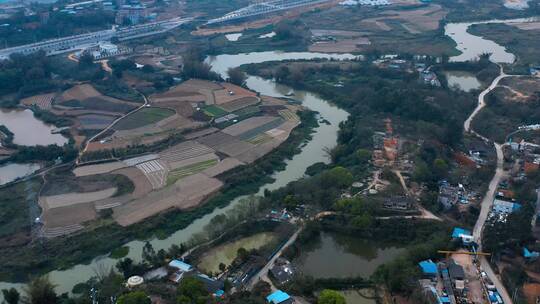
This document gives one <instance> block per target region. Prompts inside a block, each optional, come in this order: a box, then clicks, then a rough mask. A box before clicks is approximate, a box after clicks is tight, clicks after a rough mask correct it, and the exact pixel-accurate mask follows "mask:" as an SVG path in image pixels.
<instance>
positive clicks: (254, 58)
mask: <svg viewBox="0 0 540 304" xmlns="http://www.w3.org/2000/svg"><path fill="white" fill-rule="evenodd" d="M530 20H531V19H514V20H506V21H500V20H494V21H483V22H473V23H455V24H447V25H446V27H445V33H446V34H447V35H449V36H450V37H451V38H452V39H454V40H455V41H456V43H457V48H458V49H459V50H461V51H462V52H463V53H462V54H461V55H459V56H455V57H452V58H451V61H466V60H472V59H474V58H477V57H478V55H480V54H481V53H483V52H491V53H493V56H492V60H494V61H497V62H506V63H511V62H513V61H514V60H515V56H514V55H513V54H511V53H508V52H507V51H506V49H505V48H504V47H503V46H500V45H498V44H496V43H494V42H492V41H488V40H485V39H483V38H480V37H477V36H473V35H471V34H469V33H468V32H467V29H468V28H469V26H470V25H472V24H479V23H490V22H497V23H503V22H510V23H517V22H528V21H530ZM313 58H327V59H330V58H333V59H352V58H355V56H353V55H350V54H320V53H309V52H275V51H268V52H257V53H247V54H236V55H218V56H212V57H208V58H207V59H206V61H207V62H208V63H210V64H212V68H213V70H214V71H216V72H218V73H220V74H221V75H224V76H225V73H226V71H227V69H229V68H232V67H237V66H240V65H242V64H248V63H262V62H266V61H278V60H300V59H313ZM247 86H248V87H249V88H250V89H252V90H254V91H257V92H260V93H261V94H264V95H269V96H274V97H283V96H285V95H286V94H288V93H290V92H293V94H294V98H295V99H297V100H299V101H301V102H302V104H303V105H304V106H306V107H307V108H309V109H311V110H314V111H318V112H319V113H320V114H321V116H322V117H323V118H325V119H327V120H328V121H329V122H330V124H329V125H327V124H321V125H320V126H319V127H317V128H316V129H315V132H314V133H313V135H312V136H313V137H312V140H311V141H309V142H308V143H307V144H306V145H304V146H303V147H302V151H301V152H300V153H299V154H297V155H295V156H294V157H293V158H292V159H290V160H287V161H286V168H285V170H283V171H279V172H276V173H274V174H273V176H272V177H273V178H274V179H275V181H274V182H272V183H269V184H266V185H263V186H262V187H261V188H260V189H259V193H258V194H259V195H260V194H262V193H263V191H264V189H269V190H274V189H278V188H280V187H282V186H284V185H286V184H288V183H289V182H291V181H294V180H297V179H299V178H301V177H302V176H303V175H304V172H305V170H306V168H307V167H308V166H310V165H312V164H314V163H316V162H328V161H329V159H328V157H327V155H326V152H325V151H324V150H325V149H324V148H325V147H333V146H335V144H336V141H337V131H338V129H339V123H340V122H342V121H345V120H346V119H347V116H348V114H347V112H346V111H344V110H341V109H339V108H337V107H336V106H334V105H332V104H330V103H328V102H326V101H325V100H323V99H322V98H320V97H319V96H317V95H315V94H312V93H310V92H305V91H299V90H293V89H292V88H290V87H287V86H283V85H279V84H276V83H275V82H273V81H270V80H265V79H262V78H260V77H255V76H250V77H249V78H248V79H247ZM241 198H242V197H239V198H236V199H235V200H233V201H232V202H231V204H229V205H228V206H226V207H224V208H217V209H215V210H214V211H213V212H212V213H210V214H207V215H205V216H203V217H201V218H200V219H197V220H195V221H194V222H193V223H191V224H190V225H189V226H187V227H186V228H184V229H181V230H178V231H177V232H175V233H174V234H172V235H171V236H169V237H168V238H166V239H163V240H158V239H153V240H151V243H152V245H153V247H154V249H155V250H156V251H157V250H159V249H162V248H163V249H167V248H169V247H170V246H171V245H172V244H180V243H182V242H186V241H188V240H189V239H190V238H191V236H193V235H194V234H196V233H198V232H201V231H203V228H204V227H205V226H206V225H207V224H208V223H209V222H210V220H211V219H212V218H213V217H214V216H216V215H218V214H222V213H224V212H226V211H227V210H230V209H231V208H233V207H234V206H235V205H236V203H238V201H239V200H240V199H241ZM143 245H144V242H143V241H132V242H129V243H127V244H126V245H125V246H128V247H129V248H130V252H129V255H128V256H129V257H130V258H132V259H134V260H135V261H139V260H140V259H141V252H142V247H143ZM116 262H117V260H115V259H111V258H108V257H107V256H99V257H97V258H95V259H94V260H93V261H92V262H90V263H89V264H88V265H83V264H79V265H77V266H75V267H72V268H70V269H67V270H56V271H52V272H50V273H49V277H50V279H51V281H52V282H53V283H54V284H56V285H57V286H58V287H57V291H58V292H60V293H62V292H70V291H71V289H72V288H73V286H74V285H75V284H77V283H80V282H84V281H86V280H88V279H89V278H91V277H92V276H94V275H95V270H96V269H103V268H105V269H107V268H110V267H113V266H114V264H115V263H116ZM12 286H13V287H18V288H20V287H21V286H22V284H13V283H8V282H2V283H0V289H3V288H8V287H12Z"/></svg>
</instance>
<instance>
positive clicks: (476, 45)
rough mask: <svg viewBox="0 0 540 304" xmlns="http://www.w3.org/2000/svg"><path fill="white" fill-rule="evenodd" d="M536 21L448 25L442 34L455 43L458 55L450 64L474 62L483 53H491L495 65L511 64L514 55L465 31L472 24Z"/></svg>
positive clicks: (522, 19) (451, 58)
mask: <svg viewBox="0 0 540 304" xmlns="http://www.w3.org/2000/svg"><path fill="white" fill-rule="evenodd" d="M535 20H538V18H517V19H507V20H496V19H495V20H486V21H475V22H463V23H449V24H447V25H446V26H445V27H444V33H445V34H446V35H447V36H448V37H450V38H452V39H453V40H454V41H455V42H456V44H457V45H456V48H457V49H458V50H459V51H460V52H461V54H460V55H457V56H453V57H450V61H451V62H462V61H468V60H475V59H477V58H478V56H479V55H481V54H483V53H491V61H493V62H497V63H513V62H514V61H515V60H516V56H514V54H512V53H510V52H508V51H507V50H506V47H504V46H502V45H499V44H497V43H495V42H494V41H491V40H487V39H484V38H482V37H479V36H475V35H473V34H471V33H469V32H468V31H467V30H468V29H469V28H470V26H471V25H474V24H488V23H507V24H515V23H526V22H532V21H535Z"/></svg>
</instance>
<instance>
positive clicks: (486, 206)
mask: <svg viewBox="0 0 540 304" xmlns="http://www.w3.org/2000/svg"><path fill="white" fill-rule="evenodd" d="M499 68H500V74H499V76H497V77H496V78H495V79H494V80H493V82H492V83H491V84H490V85H489V87H487V88H486V89H485V90H484V91H482V92H481V93H480V95H478V105H477V106H476V108H475V109H474V111H473V112H472V113H471V115H470V116H469V118H467V120H465V122H464V124H463V128H464V129H465V131H466V132H470V133H472V134H474V135H476V136H478V137H480V138H481V139H482V140H484V141H485V142H489V139H487V138H486V137H484V136H482V135H480V134H478V133H477V132H475V131H474V130H472V129H471V123H472V121H473V119H474V118H475V117H476V115H477V114H478V113H479V112H480V111H481V110H482V109H483V108H484V107H485V106H486V102H485V96H486V95H487V94H489V92H491V91H492V90H493V89H495V88H496V87H497V85H498V84H499V81H501V79H503V78H505V77H519V76H521V75H507V74H505V73H504V70H503V67H502V66H500V65H499ZM493 144H494V146H495V150H496V152H497V169H496V170H495V174H494V175H493V178H492V180H491V182H490V183H489V188H488V190H487V192H486V194H485V195H484V199H483V200H482V204H481V210H480V215H479V216H478V220H477V221H476V224H475V225H474V230H473V237H474V239H475V241H476V242H477V243H478V246H479V249H478V250H479V251H481V250H482V230H483V228H484V225H485V223H486V219H487V216H488V214H489V211H490V209H491V205H492V204H493V198H494V196H495V191H496V190H497V186H498V185H499V183H500V181H501V179H502V178H503V177H504V176H505V174H506V173H505V172H504V169H503V152H502V146H501V145H500V144H498V143H495V142H494V143H493ZM480 265H481V267H482V269H483V270H484V271H485V272H486V274H487V275H488V277H489V278H490V279H491V281H492V282H493V283H494V284H495V286H496V287H497V291H498V292H499V294H500V295H501V297H502V299H503V301H504V303H506V304H512V303H513V302H512V298H511V297H510V295H509V294H508V291H507V290H506V288H505V287H504V285H503V284H502V282H501V280H500V279H499V277H498V276H496V275H495V272H494V271H493V269H492V268H491V265H490V264H489V261H488V260H487V259H486V258H485V257H484V256H480Z"/></svg>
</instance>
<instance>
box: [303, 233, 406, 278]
mask: <svg viewBox="0 0 540 304" xmlns="http://www.w3.org/2000/svg"><path fill="white" fill-rule="evenodd" d="M301 250H302V252H301V253H300V257H299V258H298V259H296V260H295V261H294V263H295V265H296V267H297V269H298V270H299V271H300V272H302V273H303V274H304V275H309V276H312V277H314V278H346V277H357V276H360V277H364V278H369V277H370V276H371V275H372V274H373V273H374V272H375V270H376V269H377V267H379V266H380V265H382V264H384V263H387V262H390V261H392V260H393V259H395V258H396V257H398V256H399V255H400V254H402V253H403V252H404V251H405V249H404V248H397V247H383V246H381V245H379V244H377V243H376V242H374V241H370V240H365V239H359V238H355V237H352V236H345V235H340V234H337V233H330V232H323V233H321V235H320V237H317V238H314V239H313V240H312V241H311V242H310V243H308V244H306V245H305V246H303V247H302V249H301Z"/></svg>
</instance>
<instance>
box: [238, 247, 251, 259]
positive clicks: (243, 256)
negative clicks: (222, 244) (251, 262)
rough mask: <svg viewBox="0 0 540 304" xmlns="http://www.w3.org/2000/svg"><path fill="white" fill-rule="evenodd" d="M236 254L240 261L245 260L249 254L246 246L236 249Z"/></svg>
mask: <svg viewBox="0 0 540 304" xmlns="http://www.w3.org/2000/svg"><path fill="white" fill-rule="evenodd" d="M236 256H237V258H238V259H239V260H240V261H245V260H247V258H248V256H249V252H248V251H247V250H246V248H244V247H240V248H238V250H237V251H236Z"/></svg>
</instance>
